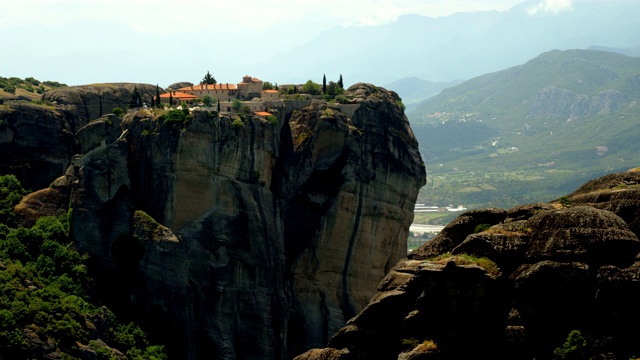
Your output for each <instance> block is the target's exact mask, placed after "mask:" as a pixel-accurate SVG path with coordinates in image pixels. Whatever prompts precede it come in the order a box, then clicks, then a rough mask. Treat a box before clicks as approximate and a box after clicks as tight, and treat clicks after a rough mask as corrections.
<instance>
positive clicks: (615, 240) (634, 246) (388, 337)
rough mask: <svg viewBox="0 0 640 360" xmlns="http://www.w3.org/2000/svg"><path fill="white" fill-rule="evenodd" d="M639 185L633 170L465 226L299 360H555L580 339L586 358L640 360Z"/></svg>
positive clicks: (451, 228) (474, 214) (450, 231)
mask: <svg viewBox="0 0 640 360" xmlns="http://www.w3.org/2000/svg"><path fill="white" fill-rule="evenodd" d="M639 185H640V171H638V169H633V170H630V171H627V172H624V173H618V174H612V175H607V176H605V177H602V178H600V179H595V180H593V181H590V182H588V183H586V184H585V185H583V186H582V187H580V188H579V189H578V190H576V191H575V192H574V193H572V194H570V195H568V196H567V197H563V198H562V199H558V201H554V202H550V203H539V204H531V205H523V206H518V207H516V208H513V209H511V210H509V211H505V210H501V209H485V210H474V211H469V212H467V213H464V214H462V215H460V216H459V217H458V218H457V219H456V220H454V221H453V222H452V223H450V224H449V225H448V226H446V227H445V228H444V229H443V230H442V232H441V233H440V234H439V235H438V236H437V237H436V238H435V239H434V240H432V241H430V242H428V243H427V244H425V245H424V246H423V247H422V248H420V249H418V250H417V251H415V252H414V253H412V254H411V255H410V256H409V257H408V258H407V259H405V260H403V261H401V262H400V263H399V264H398V265H397V266H396V267H394V268H393V269H392V271H391V272H390V273H389V275H387V277H386V278H385V279H384V280H383V281H382V282H381V283H380V285H379V286H378V293H377V294H376V295H375V296H374V297H373V299H372V300H371V302H370V303H369V304H368V305H367V306H366V307H365V309H364V310H363V311H362V312H360V313H359V314H358V315H356V316H355V317H353V318H352V319H350V320H349V322H348V323H347V325H346V326H345V327H343V328H342V329H340V330H339V331H338V332H337V333H336V334H335V335H334V336H333V337H332V338H331V339H330V341H329V342H328V345H327V346H328V347H327V348H324V349H314V350H310V351H308V352H306V353H305V354H302V355H300V356H298V357H297V359H300V360H302V359H363V358H366V359H409V358H410V359H461V358H491V359H534V358H535V359H551V358H553V357H554V349H555V348H560V347H562V345H563V343H564V341H565V339H566V338H567V336H568V334H569V332H570V331H572V330H579V331H581V333H582V334H583V336H584V337H585V338H586V339H587V344H588V346H585V347H578V348H577V349H574V350H573V353H572V354H571V356H577V357H576V358H622V359H626V358H629V357H630V356H633V355H634V354H637V353H638V351H639V350H640V348H639V347H638V343H637V341H636V339H637V338H638V336H640V332H639V331H638V330H637V327H636V326H634V325H633V324H635V323H637V321H639V320H640V311H638V307H637V306H636V305H634V300H633V299H636V298H637V296H638V295H639V291H640V281H639V279H640V262H638V258H637V256H638V253H639V252H640V241H639V240H638V235H639V232H638V225H637V224H638V221H639V220H640V202H639V201H640V196H639V193H638V188H639ZM478 225H483V226H481V227H480V228H486V227H487V226H490V227H488V229H486V230H484V231H482V232H475V231H476V229H477V228H478ZM465 254H466V255H472V256H474V257H484V258H488V259H490V260H492V261H493V262H494V264H495V265H497V268H498V270H499V271H496V269H494V268H493V267H492V266H490V264H491V263H490V262H489V263H488V262H486V261H484V260H483V261H476V263H475V264H469V263H468V261H464V259H466V258H467V257H466V256H465ZM423 341H424V342H423ZM434 343H435V345H433V344H434Z"/></svg>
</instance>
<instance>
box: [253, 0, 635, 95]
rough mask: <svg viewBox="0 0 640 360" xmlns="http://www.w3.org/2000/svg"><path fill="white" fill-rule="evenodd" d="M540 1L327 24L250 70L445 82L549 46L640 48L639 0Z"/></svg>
mask: <svg viewBox="0 0 640 360" xmlns="http://www.w3.org/2000/svg"><path fill="white" fill-rule="evenodd" d="M539 3H540V1H539V0H535V1H527V2H523V3H522V4H520V5H517V6H514V7H512V8H511V9H510V10H508V11H504V12H499V11H486V12H473V13H456V14H453V15H450V16H446V17H438V18H431V17H426V16H419V15H406V16H402V17H400V18H399V19H398V20H397V21H396V22H394V23H391V24H387V25H383V26H368V27H339V28H334V29H332V30H329V31H326V32H324V33H322V34H320V35H319V36H318V37H316V38H315V39H313V40H312V41H310V42H308V43H306V44H305V45H302V46H297V47H294V48H292V49H291V50H289V51H287V52H284V53H277V54H273V56H272V58H271V59H269V60H267V61H266V62H265V63H264V64H263V65H262V69H260V70H257V71H256V73H261V74H269V76H273V79H279V81H280V82H283V81H285V79H286V80H287V81H288V80H289V79H291V80H292V81H299V80H300V79H297V78H294V77H295V76H299V74H317V78H319V79H321V77H322V74H326V75H327V79H330V80H334V81H335V80H336V79H337V78H338V76H339V74H343V76H344V80H345V83H346V84H353V83H355V82H371V83H374V84H382V85H385V84H391V83H393V82H394V81H397V80H399V79H403V78H412V77H417V78H419V79H424V80H429V81H432V82H450V81H456V80H468V79H471V78H473V77H476V76H480V75H482V74H486V73H490V72H494V71H499V70H502V69H506V68H508V67H511V66H515V65H518V64H522V63H524V62H526V61H528V60H530V59H532V58H533V57H535V56H538V55H539V54H541V53H543V52H546V51H550V50H553V49H560V50H566V49H586V48H589V47H590V46H606V47H611V48H638V47H640V40H639V39H640V26H638V23H637V21H636V20H635V19H634V18H633V17H632V16H631V14H640V1H637V0H615V1H600V0H583V1H574V2H573V6H572V8H571V10H568V11H563V12H559V13H541V12H538V13H536V14H532V13H531V12H532V11H531V9H532V8H533V7H534V6H535V5H536V4H539ZM301 54H313V55H310V56H302V55H301ZM314 79H315V78H314ZM265 80H268V81H272V80H270V79H268V78H265ZM315 81H316V82H318V80H315ZM391 90H396V89H393V88H391ZM396 91H397V90H396ZM399 94H400V95H401V96H403V95H405V94H403V93H402V92H400V91H399Z"/></svg>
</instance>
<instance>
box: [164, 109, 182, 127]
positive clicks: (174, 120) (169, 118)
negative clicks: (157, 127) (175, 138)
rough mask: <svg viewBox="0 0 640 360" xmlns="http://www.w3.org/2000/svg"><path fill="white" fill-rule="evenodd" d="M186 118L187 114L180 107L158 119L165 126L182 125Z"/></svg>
mask: <svg viewBox="0 0 640 360" xmlns="http://www.w3.org/2000/svg"><path fill="white" fill-rule="evenodd" d="M186 119H187V115H186V114H185V112H184V111H182V110H179V109H172V110H169V111H167V112H166V113H164V114H162V115H160V116H159V117H158V121H159V122H160V123H161V124H162V125H164V126H172V125H175V124H179V125H182V124H184V121H185V120H186Z"/></svg>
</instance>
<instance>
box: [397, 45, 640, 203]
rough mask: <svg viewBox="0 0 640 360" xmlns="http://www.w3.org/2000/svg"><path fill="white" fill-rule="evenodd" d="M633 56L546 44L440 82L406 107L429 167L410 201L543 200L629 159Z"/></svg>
mask: <svg viewBox="0 0 640 360" xmlns="http://www.w3.org/2000/svg"><path fill="white" fill-rule="evenodd" d="M639 96H640V58H636V57H628V56H624V55H621V54H617V53H611V52H604V51H595V50H567V51H558V50H555V51H550V52H548V53H544V54H542V55H540V56H539V57H537V58H535V59H533V60H531V61H529V62H527V63H525V64H523V65H520V66H516V67H513V68H510V69H507V70H504V71H500V72H496V73H491V74H487V75H483V76H480V77H477V78H474V79H472V80H469V81H467V82H464V83H462V84H460V85H457V86H454V87H452V88H449V89H446V90H444V91H443V92H442V93H440V94H439V95H438V96H435V97H433V98H431V99H429V100H427V101H425V102H423V103H422V104H421V105H420V106H419V107H418V108H417V109H416V110H415V111H413V112H412V113H410V114H409V119H410V121H411V123H412V128H413V130H414V132H415V134H416V137H417V138H418V141H419V143H420V146H421V148H420V151H421V153H422V155H423V157H424V160H425V164H426V166H427V171H428V173H429V177H428V178H429V179H428V185H427V187H426V188H425V189H424V191H423V193H422V195H421V198H420V199H419V202H421V201H422V202H428V203H433V205H446V204H449V203H453V204H458V203H461V204H466V205H468V206H471V207H474V206H476V207H477V206H499V207H504V208H508V207H511V206H514V205H516V204H520V203H525V202H533V201H548V200H551V199H553V198H555V197H559V196H561V195H562V194H564V193H567V192H569V191H570V190H571V189H573V188H575V187H576V186H577V185H578V184H580V183H582V182H584V181H586V180H588V179H591V178H594V177H597V176H601V175H603V174H605V173H610V172H616V171H621V170H624V169H628V168H630V167H633V166H634V165H635V164H637V163H638V161H639V160H640V155H638V154H640V151H639V150H640V143H638V142H637V139H638V135H640V134H639V133H638V131H639V130H638V126H637V124H638V122H639V121H640V107H638V103H637V99H638V97H639Z"/></svg>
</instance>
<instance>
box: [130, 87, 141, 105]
mask: <svg viewBox="0 0 640 360" xmlns="http://www.w3.org/2000/svg"><path fill="white" fill-rule="evenodd" d="M141 106H142V98H141V97H140V93H139V92H138V87H137V86H135V87H134V88H133V93H132V94H131V100H129V109H134V108H139V107H141Z"/></svg>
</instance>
